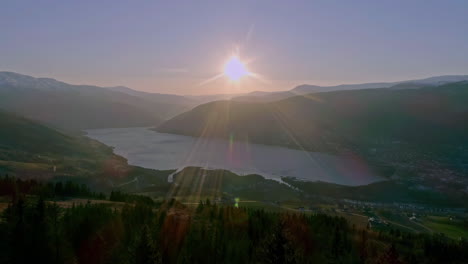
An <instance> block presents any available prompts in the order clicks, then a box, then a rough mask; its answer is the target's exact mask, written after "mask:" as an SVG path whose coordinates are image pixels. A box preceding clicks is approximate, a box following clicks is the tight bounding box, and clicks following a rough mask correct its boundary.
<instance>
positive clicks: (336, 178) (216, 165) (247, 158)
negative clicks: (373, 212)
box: [87, 128, 381, 185]
mask: <svg viewBox="0 0 468 264" xmlns="http://www.w3.org/2000/svg"><path fill="white" fill-rule="evenodd" d="M87 132H88V136H89V137H90V138H93V139H96V140H98V141H100V142H102V143H104V144H106V145H109V146H112V147H114V148H115V150H114V151H115V153H116V154H118V155H121V156H123V157H125V158H127V159H128V162H129V163H130V164H132V165H137V166H141V167H145V168H151V169H159V170H168V169H179V170H180V169H183V168H184V167H187V166H200V167H204V168H207V169H226V170H230V171H232V172H234V173H237V174H240V175H246V174H259V175H262V176H263V177H265V178H270V179H275V180H281V177H296V178H298V179H301V180H305V181H324V182H331V183H338V184H344V185H363V184H369V183H372V182H375V181H379V180H381V178H379V177H377V176H375V175H372V173H371V172H370V171H369V169H368V167H367V166H366V164H365V162H363V161H362V160H359V159H357V158H350V157H346V158H345V157H338V156H333V155H329V154H324V153H316V152H306V151H301V150H294V149H288V148H284V147H276V146H267V145H261V144H253V143H246V142H230V141H228V140H223V139H207V138H194V137H189V136H181V135H174V134H165V133H157V132H154V131H152V130H149V129H148V128H111V129H93V130H88V131H87Z"/></svg>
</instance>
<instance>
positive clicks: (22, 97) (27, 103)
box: [0, 72, 197, 130]
mask: <svg viewBox="0 0 468 264" xmlns="http://www.w3.org/2000/svg"><path fill="white" fill-rule="evenodd" d="M129 91H134V90H131V89H130V88H124V87H114V88H103V87H98V86H91V85H71V84H67V83H64V82H60V81H57V80H54V79H50V78H34V77H31V76H27V75H22V74H18V73H13V72H0V108H3V109H4V110H8V111H11V112H15V113H18V114H21V115H23V116H26V117H29V118H31V119H35V120H38V121H41V122H44V123H46V124H49V125H52V126H55V127H59V128H64V129H68V130H80V129H90V128H108V127H132V126H153V125H155V124H158V123H160V122H161V121H162V120H164V119H166V118H169V117H172V116H174V115H176V114H178V113H181V112H183V111H185V110H188V109H190V108H191V107H193V106H195V105H197V103H196V102H191V100H190V99H187V98H185V97H183V96H177V95H162V94H149V95H148V94H144V93H143V92H141V94H140V92H137V91H134V92H135V93H136V94H134V95H132V94H131V93H130V92H129Z"/></svg>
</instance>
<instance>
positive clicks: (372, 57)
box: [0, 0, 468, 94]
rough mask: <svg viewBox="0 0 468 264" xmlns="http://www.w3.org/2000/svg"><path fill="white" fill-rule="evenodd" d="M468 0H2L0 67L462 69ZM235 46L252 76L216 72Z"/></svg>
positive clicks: (164, 71) (306, 76) (216, 86)
mask: <svg viewBox="0 0 468 264" xmlns="http://www.w3.org/2000/svg"><path fill="white" fill-rule="evenodd" d="M467 14H468V1H464V0H446V1H430V0H413V1H407V0H389V1H374V0H369V1H364V0H356V1H347V0H343V1H333V0H327V1H326V0H324V1H314V0H307V1H294V0H291V1H274V0H268V1H267V0H264V1H260V0H259V1H255V0H245V1H242V0H239V1H219V0H212V1H204V0H197V1H177V0H174V1H149V0H145V1H139V0H135V1H119V0H109V1H108V0H102V1H94V0H80V1H67V0H65V1H55V0H54V1H42V0H31V1H23V0H17V1H2V3H1V5H0V27H1V31H0V71H14V72H18V73H22V74H27V75H32V76H35V77H51V78H55V79H58V80H61V81H65V82H69V83H73V84H94V85H99V86H117V85H124V86H128V87H131V88H133V89H137V90H143V91H149V92H160V93H172V94H210V93H243V92H248V91H253V90H263V91H276V90H286V89H291V88H293V87H294V86H296V85H299V84H304V83H308V84H315V85H336V84H343V83H364V82H374V81H399V80H409V79H418V78H424V77H429V76H435V75H445V74H468V60H467V58H468V34H467V32H468V15H467ZM235 51H238V53H239V57H240V59H241V60H242V61H244V62H248V65H247V67H248V69H249V71H251V72H254V73H255V74H256V77H245V78H242V79H241V80H240V81H239V82H232V81H229V80H228V78H226V77H225V76H221V77H220V78H218V79H215V80H212V81H207V80H211V79H212V78H213V77H214V76H217V75H219V74H220V73H222V68H223V65H224V63H225V62H226V60H227V59H228V58H229V57H230V55H232V54H233V52H235Z"/></svg>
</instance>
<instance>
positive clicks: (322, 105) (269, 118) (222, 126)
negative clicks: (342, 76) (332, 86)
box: [157, 82, 468, 150]
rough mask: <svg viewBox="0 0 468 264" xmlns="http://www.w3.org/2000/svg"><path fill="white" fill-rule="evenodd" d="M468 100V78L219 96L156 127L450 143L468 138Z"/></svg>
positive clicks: (288, 138) (297, 143)
mask: <svg viewBox="0 0 468 264" xmlns="http://www.w3.org/2000/svg"><path fill="white" fill-rule="evenodd" d="M466 102H468V82H459V83H451V84H445V85H441V86H428V87H425V88H420V89H364V90H349V91H334V92H327V93H315V94H308V95H304V96H295V97H290V98H287V99H284V100H280V101H276V102H272V103H248V102H236V101H217V102H211V103H208V104H204V105H200V106H198V107H196V108H194V109H193V110H191V111H189V112H186V113H183V114H181V115H179V116H177V117H174V118H173V119H170V120H168V121H166V122H164V123H162V124H161V125H160V126H159V127H158V128H157V130H158V131H161V132H167V133H175V134H183V135H190V136H207V137H223V138H230V137H234V138H239V139H242V140H250V141H253V142H259V143H266V144H274V145H284V146H290V147H296V148H297V147H305V148H307V149H310V150H317V149H322V148H323V147H325V145H327V148H330V147H331V146H332V145H333V144H335V143H339V146H348V145H350V144H351V145H352V142H356V141H358V140H365V139H373V140H374V139H375V140H378V139H387V140H390V139H391V140H402V141H413V142H424V141H425V140H426V141H433V140H438V141H445V140H448V141H450V140H452V139H454V138H459V137H466V131H468V123H467V122H466V120H468V104H467V103H466ZM423 131H424V133H422V132H423ZM329 143H330V144H331V143H333V144H332V145H330V144H329ZM434 143H435V142H434ZM439 143H440V142H439Z"/></svg>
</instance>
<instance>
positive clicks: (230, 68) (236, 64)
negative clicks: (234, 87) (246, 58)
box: [224, 56, 249, 81]
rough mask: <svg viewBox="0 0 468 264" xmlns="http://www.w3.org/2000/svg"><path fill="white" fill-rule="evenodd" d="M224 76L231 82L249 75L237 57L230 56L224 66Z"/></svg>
mask: <svg viewBox="0 0 468 264" xmlns="http://www.w3.org/2000/svg"><path fill="white" fill-rule="evenodd" d="M224 75H226V76H227V77H228V78H229V79H230V80H232V81H238V80H240V79H241V78H242V77H244V76H246V75H249V71H248V70H247V68H246V67H245V65H244V63H243V62H242V61H241V60H240V59H239V57H237V56H232V57H231V58H229V60H228V62H227V63H226V64H225V65H224Z"/></svg>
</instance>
